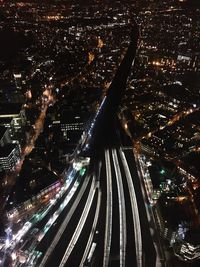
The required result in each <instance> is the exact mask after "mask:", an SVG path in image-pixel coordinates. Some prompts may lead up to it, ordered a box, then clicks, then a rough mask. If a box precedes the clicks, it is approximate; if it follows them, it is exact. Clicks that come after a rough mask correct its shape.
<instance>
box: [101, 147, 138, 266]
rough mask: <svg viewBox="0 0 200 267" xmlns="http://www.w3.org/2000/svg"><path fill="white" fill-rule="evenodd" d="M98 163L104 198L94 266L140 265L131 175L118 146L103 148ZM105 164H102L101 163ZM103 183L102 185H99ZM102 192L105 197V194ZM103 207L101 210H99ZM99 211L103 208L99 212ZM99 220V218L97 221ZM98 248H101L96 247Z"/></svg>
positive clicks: (136, 213)
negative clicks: (100, 240) (100, 241)
mask: <svg viewBox="0 0 200 267" xmlns="http://www.w3.org/2000/svg"><path fill="white" fill-rule="evenodd" d="M102 162H103V163H102V165H103V167H105V171H104V172H103V168H102V176H103V175H104V176H105V177H101V186H102V195H103V196H104V197H103V199H104V200H105V199H106V201H105V203H104V205H105V211H104V214H105V227H102V228H101V230H102V229H103V233H102V235H101V236H104V242H103V253H102V254H101V256H102V255H103V257H102V258H103V261H102V263H101V264H98V263H99V261H100V260H99V259H98V260H97V263H96V266H103V267H107V266H115V267H116V266H120V267H124V266H133V264H134V266H138V267H140V266H142V235H141V226H140V220H139V211H138V205H137V199H136V194H135V190H134V185H133V180H132V176H131V173H130V170H129V166H128V163H127V159H126V157H125V154H124V152H123V150H122V149H107V150H105V152H104V159H103V160H102ZM104 164H105V166H104ZM103 183H104V184H103ZM105 194H106V197H105ZM102 210H103V209H102ZM102 212H103V211H102ZM101 222H102V223H103V221H102V220H101ZM100 249H101V248H100Z"/></svg>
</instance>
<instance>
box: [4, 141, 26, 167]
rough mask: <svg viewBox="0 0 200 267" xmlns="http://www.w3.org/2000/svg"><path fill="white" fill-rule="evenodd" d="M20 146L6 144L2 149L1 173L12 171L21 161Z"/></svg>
mask: <svg viewBox="0 0 200 267" xmlns="http://www.w3.org/2000/svg"><path fill="white" fill-rule="evenodd" d="M20 153H21V150H20V146H19V144H17V143H16V144H6V145H4V146H2V147H0V171H3V170H5V171H9V170H12V169H13V168H14V167H15V166H16V164H17V163H18V161H19V160H20Z"/></svg>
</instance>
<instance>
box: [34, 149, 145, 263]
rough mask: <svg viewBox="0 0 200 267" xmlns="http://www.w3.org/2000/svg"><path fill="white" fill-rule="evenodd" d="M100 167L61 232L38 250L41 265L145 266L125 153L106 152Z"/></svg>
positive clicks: (83, 186)
mask: <svg viewBox="0 0 200 267" xmlns="http://www.w3.org/2000/svg"><path fill="white" fill-rule="evenodd" d="M96 164H97V165H98V166H99V173H98V174H97V173H96V174H93V175H90V176H86V177H85V179H84V180H83V181H82V183H80V185H79V188H78V190H77V192H76V194H75V196H74V198H73V200H72V201H71V203H70V205H69V207H68V210H67V212H65V214H63V215H62V218H60V220H61V223H60V224H59V227H57V228H56V229H57V230H56V231H55V230H52V233H51V231H50V234H52V235H51V236H50V238H49V239H48V240H46V241H45V243H44V245H43V246H40V247H39V248H38V250H39V251H42V252H43V257H42V259H41V260H40V261H39V262H38V265H37V266H39V267H46V266H48V267H51V266H52V267H55V266H58V267H66V266H69V267H84V266H99V267H100V266H103V267H108V266H109V267H113V266H114V267H118V266H119V267H125V266H126V267H128V266H138V267H141V266H142V235H141V226H140V219H139V211H138V205H137V199H136V193H135V190H134V184H133V177H132V176H131V173H130V170H129V165H128V163H127V159H126V156H125V154H124V152H123V150H122V149H114V148H113V149H107V150H105V151H104V155H103V157H102V158H101V159H100V160H99V161H98V162H97V163H96ZM47 242H49V245H47ZM43 249H45V250H43Z"/></svg>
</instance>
